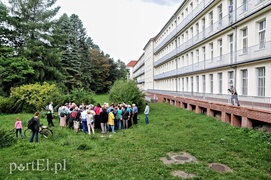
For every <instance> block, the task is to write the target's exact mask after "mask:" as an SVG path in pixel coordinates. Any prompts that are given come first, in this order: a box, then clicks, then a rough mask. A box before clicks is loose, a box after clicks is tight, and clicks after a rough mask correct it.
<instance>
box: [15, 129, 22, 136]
mask: <svg viewBox="0 0 271 180" xmlns="http://www.w3.org/2000/svg"><path fill="white" fill-rule="evenodd" d="M18 133H20V136H21V138H23V135H22V129H21V128H20V129H16V137H18Z"/></svg>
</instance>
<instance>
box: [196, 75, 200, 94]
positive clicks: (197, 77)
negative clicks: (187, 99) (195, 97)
mask: <svg viewBox="0 0 271 180" xmlns="http://www.w3.org/2000/svg"><path fill="white" fill-rule="evenodd" d="M196 83H197V93H199V76H196Z"/></svg>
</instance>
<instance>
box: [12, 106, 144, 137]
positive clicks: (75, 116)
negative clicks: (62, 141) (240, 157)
mask: <svg viewBox="0 0 271 180" xmlns="http://www.w3.org/2000/svg"><path fill="white" fill-rule="evenodd" d="M53 113H54V108H53V102H51V103H50V104H49V105H48V106H46V117H47V122H48V126H50V127H52V126H54V123H53ZM57 114H58V123H59V125H60V127H61V128H69V129H72V130H74V132H75V133H76V134H77V133H78V132H79V131H81V130H82V131H83V133H85V134H89V135H91V134H95V129H100V130H101V137H105V134H106V133H108V132H110V131H111V132H112V133H116V130H121V129H128V128H130V127H131V126H132V125H137V124H138V120H139V118H138V107H137V106H136V104H132V106H131V105H128V104H126V103H119V104H114V103H112V104H111V105H109V104H108V103H104V104H102V105H101V104H100V103H98V104H97V105H96V106H94V105H92V104H90V105H85V104H81V105H79V106H78V105H76V104H75V103H66V104H65V105H62V104H60V105H59V107H58V111H57ZM144 114H145V122H146V124H148V123H149V119H148V114H149V105H148V103H146V107H145V111H144ZM38 116H39V113H38V112H36V113H35V115H34V117H33V118H34V120H35V122H36V123H35V124H36V126H35V127H34V128H33V129H32V136H31V137H30V142H33V140H34V138H35V140H36V142H38V132H39V125H40V120H39V117H38ZM18 121H19V120H18V119H17V121H16V123H15V128H16V132H17V131H18V132H19V133H20V135H21V128H22V126H20V125H18ZM55 123H56V122H55ZM17 129H18V130H17ZM18 132H17V133H16V136H17V137H18ZM21 137H22V136H21Z"/></svg>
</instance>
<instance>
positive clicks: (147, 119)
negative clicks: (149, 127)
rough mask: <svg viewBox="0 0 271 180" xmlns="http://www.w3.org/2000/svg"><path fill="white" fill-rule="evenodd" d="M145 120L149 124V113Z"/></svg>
mask: <svg viewBox="0 0 271 180" xmlns="http://www.w3.org/2000/svg"><path fill="white" fill-rule="evenodd" d="M145 122H146V124H149V115H148V114H145Z"/></svg>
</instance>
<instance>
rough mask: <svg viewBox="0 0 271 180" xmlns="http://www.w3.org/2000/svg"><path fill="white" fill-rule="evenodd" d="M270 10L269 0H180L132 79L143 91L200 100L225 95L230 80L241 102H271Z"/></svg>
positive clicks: (224, 97) (221, 97) (148, 48)
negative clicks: (168, 93) (162, 92)
mask: <svg viewBox="0 0 271 180" xmlns="http://www.w3.org/2000/svg"><path fill="white" fill-rule="evenodd" d="M270 10H271V0H184V1H181V4H180V6H179V8H178V9H177V11H176V12H175V13H174V14H173V16H172V17H171V18H170V19H169V21H168V22H167V24H165V26H164V27H163V28H162V29H161V31H160V32H159V33H158V34H157V36H156V37H155V38H153V39H151V40H150V41H149V42H148V43H147V45H146V47H145V48H144V53H143V55H142V56H141V57H140V59H139V60H138V61H137V63H136V65H135V66H137V67H138V68H135V69H134V71H133V73H134V78H137V82H138V83H139V84H140V82H144V84H145V85H144V86H141V87H142V88H144V89H145V90H149V91H170V92H176V93H179V94H180V95H183V96H195V97H197V98H203V99H205V98H210V97H212V98H218V99H227V98H228V97H229V93H228V90H227V89H228V88H229V86H230V84H234V86H235V87H236V89H237V92H238V94H239V99H240V100H241V102H243V103H246V102H247V103H249V102H251V101H256V102H259V103H270V98H271V91H270V90H269V89H270V87H271V33H270V32H271V26H270V24H271V11H270ZM268 32H269V33H268ZM142 68H144V69H142ZM147 82H148V85H147Z"/></svg>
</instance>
